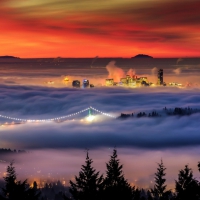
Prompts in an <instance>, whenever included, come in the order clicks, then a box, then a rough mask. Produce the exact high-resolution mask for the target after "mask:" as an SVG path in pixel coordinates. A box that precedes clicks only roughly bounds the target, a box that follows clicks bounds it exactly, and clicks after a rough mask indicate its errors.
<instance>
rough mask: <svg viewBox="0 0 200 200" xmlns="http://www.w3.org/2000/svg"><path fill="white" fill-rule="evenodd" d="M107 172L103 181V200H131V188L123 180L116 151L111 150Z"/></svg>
mask: <svg viewBox="0 0 200 200" xmlns="http://www.w3.org/2000/svg"><path fill="white" fill-rule="evenodd" d="M106 167H107V171H106V177H105V179H104V198H103V199H104V200H129V199H130V200H131V199H132V197H133V188H132V187H131V186H130V184H129V183H128V182H127V180H126V179H125V178H124V174H123V172H122V167H123V166H122V165H120V163H119V160H118V159H117V150H116V149H114V150H113V155H112V156H111V158H110V161H109V162H108V163H107V164H106Z"/></svg>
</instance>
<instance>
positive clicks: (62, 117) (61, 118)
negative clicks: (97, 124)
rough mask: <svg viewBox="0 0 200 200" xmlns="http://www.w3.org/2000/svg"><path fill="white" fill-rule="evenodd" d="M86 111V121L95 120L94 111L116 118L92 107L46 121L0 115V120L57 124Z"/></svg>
mask: <svg viewBox="0 0 200 200" xmlns="http://www.w3.org/2000/svg"><path fill="white" fill-rule="evenodd" d="M86 111H88V115H87V119H88V121H92V120H93V119H94V118H95V115H93V114H92V111H95V112H97V113H99V114H101V115H104V116H106V117H109V118H116V117H115V116H114V115H111V114H109V113H106V112H102V111H100V110H98V109H96V108H94V107H92V106H90V107H88V108H86V109H83V110H80V111H78V112H75V113H71V114H68V115H65V116H60V117H55V118H48V119H26V118H18V117H11V116H7V115H0V118H4V119H8V120H13V121H15V122H19V123H25V122H39V123H42V122H59V121H65V120H67V119H70V118H74V117H75V116H77V115H79V114H81V113H84V112H86Z"/></svg>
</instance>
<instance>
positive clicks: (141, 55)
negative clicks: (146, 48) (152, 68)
mask: <svg viewBox="0 0 200 200" xmlns="http://www.w3.org/2000/svg"><path fill="white" fill-rule="evenodd" d="M131 58H153V57H152V56H149V55H145V54H138V55H136V56H134V57H131Z"/></svg>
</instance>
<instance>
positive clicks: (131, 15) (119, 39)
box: [0, 0, 200, 58]
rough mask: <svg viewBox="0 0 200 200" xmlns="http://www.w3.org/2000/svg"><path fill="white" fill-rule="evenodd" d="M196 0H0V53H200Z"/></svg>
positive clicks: (86, 55)
mask: <svg viewBox="0 0 200 200" xmlns="http://www.w3.org/2000/svg"><path fill="white" fill-rule="evenodd" d="M199 8H200V1H199V0H181V1H180V0H123V1H122V0H100V1H94V0H0V55H13V56H19V57H22V58H30V57H58V56H61V57H95V56H100V57H131V56H134V55H136V54H139V53H143V54H149V55H151V56H154V57H178V58H179V57H200V12H199Z"/></svg>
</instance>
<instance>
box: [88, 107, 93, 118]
mask: <svg viewBox="0 0 200 200" xmlns="http://www.w3.org/2000/svg"><path fill="white" fill-rule="evenodd" d="M88 116H89V117H90V116H92V109H91V107H90V108H89V111H88Z"/></svg>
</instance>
